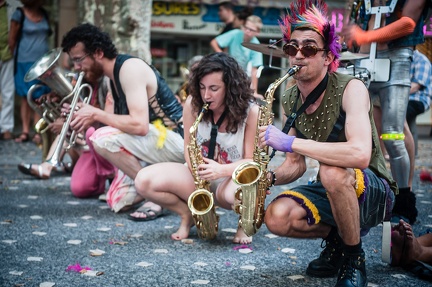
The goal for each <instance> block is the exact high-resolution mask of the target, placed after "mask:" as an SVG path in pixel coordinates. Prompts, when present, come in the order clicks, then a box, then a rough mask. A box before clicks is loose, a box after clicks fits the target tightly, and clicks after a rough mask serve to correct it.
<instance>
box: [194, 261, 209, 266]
mask: <svg viewBox="0 0 432 287" xmlns="http://www.w3.org/2000/svg"><path fill="white" fill-rule="evenodd" d="M194 265H197V266H207V265H208V264H207V263H205V262H195V263H194Z"/></svg>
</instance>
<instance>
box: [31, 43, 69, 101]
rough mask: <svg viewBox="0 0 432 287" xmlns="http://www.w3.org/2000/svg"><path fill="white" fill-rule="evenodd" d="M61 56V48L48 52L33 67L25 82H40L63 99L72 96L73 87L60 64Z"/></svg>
mask: <svg viewBox="0 0 432 287" xmlns="http://www.w3.org/2000/svg"><path fill="white" fill-rule="evenodd" d="M60 55H61V48H55V49H52V50H51V51H49V52H47V53H46V54H45V55H43V56H42V57H41V58H39V60H37V61H36V62H35V63H34V64H33V65H32V66H31V68H30V69H29V70H28V72H27V74H26V75H25V77H24V81H26V82H31V81H33V80H40V81H42V82H43V83H45V84H46V85H47V86H48V87H50V88H51V90H53V91H54V92H56V93H57V94H58V95H60V96H62V97H65V96H67V95H69V94H71V93H72V91H73V86H72V84H71V82H70V81H69V80H68V79H67V78H66V77H65V74H66V73H65V70H64V69H63V68H62V67H60V65H59V63H58V60H59V58H60Z"/></svg>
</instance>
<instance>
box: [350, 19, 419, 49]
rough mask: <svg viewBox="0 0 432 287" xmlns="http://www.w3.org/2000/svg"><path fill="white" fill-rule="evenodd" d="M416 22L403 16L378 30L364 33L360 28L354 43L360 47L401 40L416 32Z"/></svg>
mask: <svg viewBox="0 0 432 287" xmlns="http://www.w3.org/2000/svg"><path fill="white" fill-rule="evenodd" d="M415 26H416V22H414V20H413V19H411V18H410V17H407V16H403V17H402V18H400V19H399V20H397V21H395V22H393V23H391V24H389V25H387V26H385V27H382V28H379V29H376V30H371V31H363V30H362V29H360V28H359V27H358V26H355V27H354V29H355V31H354V35H355V36H354V41H355V42H356V43H357V44H358V45H363V44H368V43H372V42H377V43H385V42H388V41H391V40H394V39H398V38H401V37H403V36H406V35H409V34H410V33H412V32H414V28H415Z"/></svg>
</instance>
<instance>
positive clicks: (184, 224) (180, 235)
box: [171, 215, 194, 240]
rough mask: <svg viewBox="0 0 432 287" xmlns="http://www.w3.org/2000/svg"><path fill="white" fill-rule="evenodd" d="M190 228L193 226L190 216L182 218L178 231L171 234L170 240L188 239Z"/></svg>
mask: <svg viewBox="0 0 432 287" xmlns="http://www.w3.org/2000/svg"><path fill="white" fill-rule="evenodd" d="M192 226H194V222H193V219H192V215H190V216H187V218H182V220H181V223H180V227H179V229H178V230H177V231H176V232H174V233H173V234H171V239H172V240H182V239H186V238H188V236H189V231H190V229H191V227H192Z"/></svg>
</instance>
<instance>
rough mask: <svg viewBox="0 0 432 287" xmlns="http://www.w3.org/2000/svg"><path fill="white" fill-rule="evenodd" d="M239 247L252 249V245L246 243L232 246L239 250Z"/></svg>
mask: <svg viewBox="0 0 432 287" xmlns="http://www.w3.org/2000/svg"><path fill="white" fill-rule="evenodd" d="M239 249H250V250H252V247H250V246H249V245H246V244H242V245H237V246H234V247H233V250H239Z"/></svg>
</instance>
